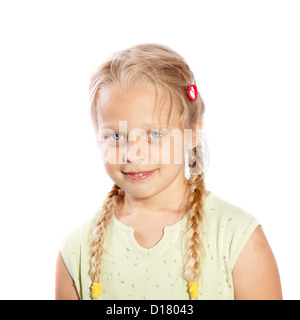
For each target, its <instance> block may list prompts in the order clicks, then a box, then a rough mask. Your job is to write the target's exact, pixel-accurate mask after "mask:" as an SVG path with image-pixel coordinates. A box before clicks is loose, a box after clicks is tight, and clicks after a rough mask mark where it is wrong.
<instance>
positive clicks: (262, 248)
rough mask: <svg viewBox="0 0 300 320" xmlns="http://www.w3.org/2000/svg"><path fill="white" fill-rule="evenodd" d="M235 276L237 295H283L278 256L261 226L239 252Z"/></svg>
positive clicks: (263, 297) (233, 276)
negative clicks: (275, 255)
mask: <svg viewBox="0 0 300 320" xmlns="http://www.w3.org/2000/svg"><path fill="white" fill-rule="evenodd" d="M232 278H233V283H234V296H235V299H247V300H249V299H251V300H254V299H255V300H258V299H263V300H266V299H268V300H270V299H282V293H281V284H280V277H279V271H278V268H277V264H276V260H275V257H274V255H273V252H272V250H271V247H270V245H269V243H268V241H267V239H266V237H265V234H264V232H263V230H262V228H261V227H258V228H256V229H255V231H254V232H253V234H252V235H251V237H250V239H249V240H248V241H247V243H246V245H245V246H244V248H243V250H242V252H241V253H240V255H239V257H238V259H237V261H236V264H235V266H234V269H233V272H232Z"/></svg>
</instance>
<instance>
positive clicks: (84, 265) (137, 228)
mask: <svg viewBox="0 0 300 320" xmlns="http://www.w3.org/2000/svg"><path fill="white" fill-rule="evenodd" d="M90 97H91V117H92V121H93V125H94V128H95V133H96V137H97V140H98V143H99V147H100V148H101V152H102V156H103V159H104V165H105V169H106V171H107V173H108V175H109V176H110V178H111V179H112V180H113V181H114V185H113V187H112V189H111V191H110V192H109V193H108V195H107V197H106V199H105V200H104V201H103V203H102V205H101V206H100V208H99V210H97V213H96V215H95V216H94V217H93V218H91V219H89V220H88V221H87V222H86V223H85V224H83V225H82V226H80V227H79V228H78V229H76V230H75V231H73V232H72V233H71V234H69V235H68V236H67V237H66V238H65V240H64V241H63V244H62V247H61V250H60V253H59V255H58V259H57V268H56V299H172V300H173V299H281V286H280V280H279V274H278V270H277V266H276V262H275V259H274V256H273V254H272V251H271V249H270V246H269V244H268V242H267V240H266V238H265V236H264V233H263V231H262V229H261V227H260V225H259V222H258V221H257V220H256V219H255V218H254V217H252V216H251V215H250V214H249V213H248V212H246V211H245V210H243V209H241V208H239V207H237V206H235V205H233V204H230V203H228V202H226V201H225V200H223V199H221V198H219V197H218V196H217V195H216V194H214V193H212V192H208V191H207V190H206V188H205V182H204V160H203V156H204V155H203V152H202V143H201V137H202V128H203V117H204V110H205V108H204V104H203V101H202V99H201V96H200V94H199V92H198V91H197V86H196V82H195V79H194V75H193V73H192V71H191V70H190V68H189V66H188V65H187V63H186V62H185V60H184V59H183V58H182V57H181V56H180V55H179V54H177V53H176V52H174V51H173V50H171V49H170V48H168V47H166V46H162V45H157V44H143V45H137V46H134V47H132V48H129V49H127V50H124V51H121V52H118V53H116V54H114V55H113V56H112V57H111V58H110V59H109V60H108V61H107V62H105V63H104V64H103V65H102V66H101V67H100V68H99V69H98V70H97V71H96V72H95V74H94V75H93V76H92V79H91V84H90ZM186 155H187V157H186ZM186 159H187V160H186ZM185 164H187V165H188V167H189V170H190V176H189V179H187V178H186V176H185Z"/></svg>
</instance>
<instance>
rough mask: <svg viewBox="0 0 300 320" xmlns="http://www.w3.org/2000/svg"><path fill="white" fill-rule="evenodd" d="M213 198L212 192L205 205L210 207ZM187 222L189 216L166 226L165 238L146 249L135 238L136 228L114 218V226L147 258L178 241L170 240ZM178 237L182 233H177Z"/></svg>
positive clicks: (173, 238)
mask: <svg viewBox="0 0 300 320" xmlns="http://www.w3.org/2000/svg"><path fill="white" fill-rule="evenodd" d="M212 196H213V194H212V192H209V194H208V195H206V196H205V197H204V199H203V205H204V206H207V205H208V200H209V199H210V198H211V197H212ZM186 222H187V215H186V214H185V215H184V216H183V217H182V218H181V219H180V220H178V221H177V222H176V223H174V224H172V225H170V226H165V227H164V229H163V236H162V238H161V239H160V240H159V241H158V242H157V243H156V244H155V245H154V246H153V247H151V248H145V247H143V246H141V245H140V244H139V243H138V242H137V241H136V239H135V237H134V228H133V227H130V226H127V225H125V224H124V223H122V222H121V221H120V220H118V219H117V217H116V216H115V215H114V214H113V216H112V224H113V226H114V227H116V228H117V229H119V230H122V231H124V232H126V233H127V234H128V236H129V238H130V240H131V244H132V246H133V247H134V248H135V249H136V250H137V251H139V252H140V253H141V254H143V255H146V256H150V255H151V256H154V255H156V254H157V253H163V252H162V251H161V247H162V246H164V244H165V243H166V242H167V241H168V240H170V241H171V242H172V243H173V242H174V241H176V239H177V237H174V236H173V237H172V239H171V238H170V237H171V235H172V234H173V233H174V232H175V231H180V230H182V226H184V225H186ZM177 234H178V236H179V234H180V232H177Z"/></svg>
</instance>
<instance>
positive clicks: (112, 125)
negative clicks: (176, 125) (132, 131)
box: [100, 122, 168, 130]
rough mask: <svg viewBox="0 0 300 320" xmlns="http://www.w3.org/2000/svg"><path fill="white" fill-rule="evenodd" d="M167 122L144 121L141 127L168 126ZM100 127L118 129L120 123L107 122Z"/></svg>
mask: <svg viewBox="0 0 300 320" xmlns="http://www.w3.org/2000/svg"><path fill="white" fill-rule="evenodd" d="M167 126H168V124H167V123H143V124H142V126H141V127H139V128H146V129H152V128H159V127H167ZM100 129H113V130H115V129H116V130H118V129H119V125H118V123H115V122H111V123H110V122H108V123H105V124H104V125H102V126H100Z"/></svg>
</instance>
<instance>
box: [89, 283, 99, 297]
mask: <svg viewBox="0 0 300 320" xmlns="http://www.w3.org/2000/svg"><path fill="white" fill-rule="evenodd" d="M100 288H101V284H100V283H93V285H92V287H91V289H92V293H93V294H92V298H98V297H99V296H100Z"/></svg>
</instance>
